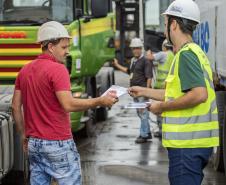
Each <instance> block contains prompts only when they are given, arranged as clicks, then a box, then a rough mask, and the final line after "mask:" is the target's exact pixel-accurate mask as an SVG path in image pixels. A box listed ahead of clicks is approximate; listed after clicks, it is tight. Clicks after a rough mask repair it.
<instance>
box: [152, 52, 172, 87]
mask: <svg viewBox="0 0 226 185" xmlns="http://www.w3.org/2000/svg"><path fill="white" fill-rule="evenodd" d="M173 58H174V54H173V52H172V51H170V50H169V51H167V57H166V61H165V62H164V63H158V67H157V76H156V81H155V84H154V89H165V80H166V77H167V75H168V73H169V69H170V66H171V64H172V61H173Z"/></svg>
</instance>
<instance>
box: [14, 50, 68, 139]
mask: <svg viewBox="0 0 226 185" xmlns="http://www.w3.org/2000/svg"><path fill="white" fill-rule="evenodd" d="M15 88H16V90H20V91H21V93H22V103H23V111H24V120H25V134H26V136H27V137H29V136H32V137H36V138H40V139H47V140H65V139H70V138H72V134H71V127H70V117H69V113H66V112H65V111H64V109H63V108H62V107H61V105H60V103H59V101H58V99H57V97H56V92H57V91H70V90H71V88H70V77H69V74H68V71H67V69H66V67H65V66H64V65H63V64H60V63H58V62H57V61H56V59H55V58H54V57H52V56H50V55H47V54H42V55H40V56H38V58H37V59H36V60H34V61H32V62H31V63H29V64H28V65H26V66H24V67H23V68H22V69H21V71H20V73H19V75H18V77H17V79H16V85H15Z"/></svg>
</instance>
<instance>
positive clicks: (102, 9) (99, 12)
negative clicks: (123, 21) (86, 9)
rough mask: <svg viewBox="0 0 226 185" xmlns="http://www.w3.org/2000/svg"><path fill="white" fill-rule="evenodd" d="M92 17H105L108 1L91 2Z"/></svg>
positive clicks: (94, 0)
mask: <svg viewBox="0 0 226 185" xmlns="http://www.w3.org/2000/svg"><path fill="white" fill-rule="evenodd" d="M91 9H92V16H94V17H96V18H98V17H106V16H107V14H108V9H109V1H107V0H92V2H91Z"/></svg>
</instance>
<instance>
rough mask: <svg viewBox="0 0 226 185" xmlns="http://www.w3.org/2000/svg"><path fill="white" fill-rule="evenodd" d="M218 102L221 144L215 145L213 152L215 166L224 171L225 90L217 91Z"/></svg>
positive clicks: (217, 169)
mask: <svg viewBox="0 0 226 185" xmlns="http://www.w3.org/2000/svg"><path fill="white" fill-rule="evenodd" d="M216 102H217V108H218V120H219V129H220V132H219V134H220V146H218V147H214V152H213V167H214V169H215V170H216V171H224V159H223V125H224V121H225V119H226V118H225V104H226V93H225V92H224V91H217V92H216Z"/></svg>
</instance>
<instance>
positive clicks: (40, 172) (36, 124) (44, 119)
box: [12, 21, 117, 185]
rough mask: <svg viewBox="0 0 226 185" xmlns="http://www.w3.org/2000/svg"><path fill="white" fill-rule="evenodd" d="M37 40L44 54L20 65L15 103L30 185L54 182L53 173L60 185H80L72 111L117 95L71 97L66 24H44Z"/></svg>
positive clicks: (102, 103)
mask: <svg viewBox="0 0 226 185" xmlns="http://www.w3.org/2000/svg"><path fill="white" fill-rule="evenodd" d="M38 42H39V43H40V44H41V46H42V51H43V53H42V54H41V55H39V56H38V58H37V59H35V60H34V61H32V62H31V63H29V64H28V65H26V66H24V67H23V68H22V69H21V71H20V73H19V75H18V77H17V79H16V84H15V92H14V96H13V103H12V110H13V116H14V119H15V122H16V126H17V130H18V132H19V133H20V134H21V136H22V138H23V139H25V138H29V140H28V155H29V162H30V172H31V175H30V183H31V185H41V184H50V182H51V178H52V177H53V178H54V179H56V180H57V182H58V184H59V185H61V184H67V185H81V169H80V157H79V154H78V152H77V149H76V146H75V143H74V141H73V137H72V133H71V128H70V117H69V112H75V111H84V110H87V109H89V108H93V107H96V106H112V105H113V104H114V103H115V102H117V97H116V94H115V93H114V92H112V93H109V94H107V95H106V96H103V97H98V98H93V99H77V98H73V97H72V94H71V86H70V77H69V74H68V71H67V69H66V67H65V66H64V61H65V59H66V56H67V55H68V53H69V50H68V49H69V42H70V36H69V35H68V32H67V30H66V29H65V27H64V26H63V25H62V24H60V23H58V22H55V21H50V22H47V23H45V24H43V25H42V26H41V27H40V28H39V31H38ZM22 107H23V113H22ZM23 114H24V115H23Z"/></svg>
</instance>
